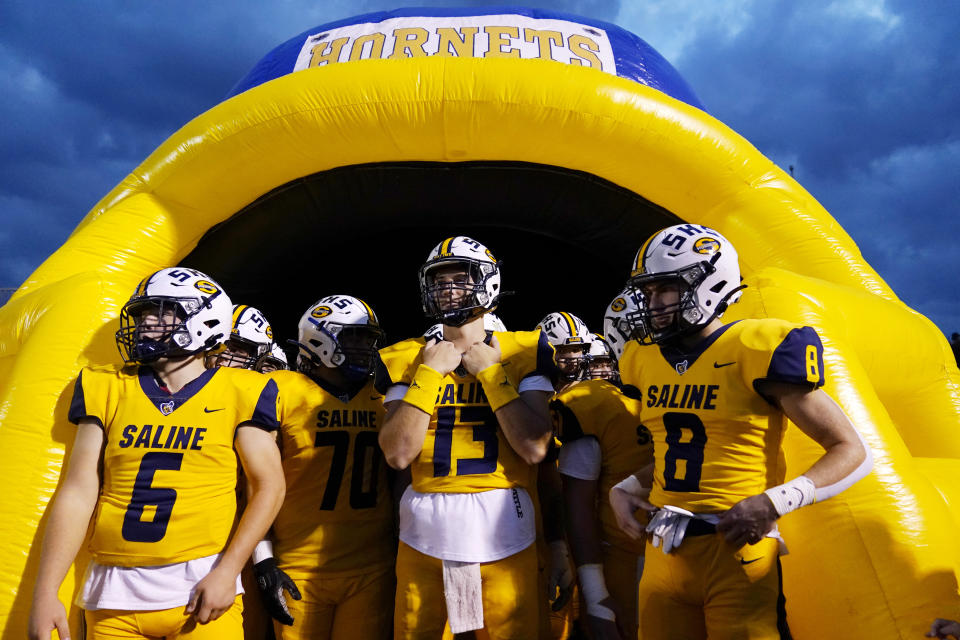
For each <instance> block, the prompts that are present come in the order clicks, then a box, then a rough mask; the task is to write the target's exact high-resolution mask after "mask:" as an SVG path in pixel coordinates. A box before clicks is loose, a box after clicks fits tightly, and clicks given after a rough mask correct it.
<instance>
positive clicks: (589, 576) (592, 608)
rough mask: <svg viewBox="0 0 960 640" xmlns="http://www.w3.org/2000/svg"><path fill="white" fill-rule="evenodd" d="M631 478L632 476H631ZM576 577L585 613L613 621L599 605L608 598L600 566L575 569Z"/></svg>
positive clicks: (585, 565)
mask: <svg viewBox="0 0 960 640" xmlns="http://www.w3.org/2000/svg"><path fill="white" fill-rule="evenodd" d="M631 477H633V476H631ZM577 575H578V576H579V577H580V591H581V593H583V599H584V601H585V602H586V603H587V613H588V614H589V615H591V616H593V617H594V618H600V619H601V620H609V621H611V622H612V621H614V620H616V619H617V617H616V616H615V615H614V614H613V611H612V610H611V609H610V608H609V607H605V606H604V605H602V604H600V602H601V601H602V600H606V599H607V598H609V597H610V592H609V591H607V584H606V582H604V579H603V565H602V564H582V565H580V566H579V567H577Z"/></svg>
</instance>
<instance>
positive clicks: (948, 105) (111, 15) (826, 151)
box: [0, 0, 960, 333]
mask: <svg viewBox="0 0 960 640" xmlns="http://www.w3.org/2000/svg"><path fill="white" fill-rule="evenodd" d="M410 4H414V5H415V4H423V5H431V6H437V5H439V6H471V5H473V6H478V5H482V4H486V3H481V2H462V1H461V2H419V3H417V2H413V3H410ZM489 4H493V3H489ZM497 4H503V3H497ZM526 5H527V6H541V7H544V8H551V9H555V10H559V11H565V12H570V13H575V14H580V15H586V16H591V17H594V18H597V19H601V20H607V21H610V22H614V23H616V24H619V25H620V26H621V27H624V28H626V29H628V30H630V31H633V32H634V33H636V34H638V35H639V36H640V37H642V38H643V39H645V40H646V41H647V42H649V43H650V44H651V45H653V46H654V47H655V48H656V49H658V50H659V51H660V52H661V53H662V54H663V55H664V56H665V57H666V58H667V59H668V60H670V61H671V62H672V63H673V64H674V66H676V67H677V68H678V69H679V70H680V72H681V74H683V75H684V76H685V77H686V79H687V80H688V81H689V82H690V84H691V86H693V88H694V90H695V91H696V92H697V93H698V94H699V96H700V98H701V99H702V100H703V101H704V103H705V104H706V106H707V108H708V110H709V111H710V112H711V113H712V114H713V115H715V116H716V117H718V118H719V119H720V120H722V121H724V122H726V123H727V124H728V125H730V126H731V127H732V128H733V129H735V130H737V131H738V132H740V133H741V134H742V135H744V136H745V137H746V138H747V139H748V140H750V141H751V142H752V143H753V144H754V145H756V146H757V147H758V148H759V149H760V150H761V151H762V152H763V153H765V154H766V155H767V156H769V157H770V158H771V159H773V160H774V161H775V162H776V163H777V164H779V165H780V166H782V167H784V168H786V167H787V166H788V165H793V166H794V167H795V176H796V178H797V179H798V180H799V181H800V183H801V184H802V185H804V187H806V189H807V190H808V191H810V192H811V193H812V194H813V195H814V196H815V197H816V198H817V199H818V200H819V201H820V202H821V203H822V204H823V205H824V206H825V207H826V208H827V210H828V211H830V212H831V213H832V214H833V216H834V217H835V218H837V220H839V222H840V223H841V224H842V225H843V226H844V227H845V228H846V229H847V231H848V232H849V233H850V235H851V236H853V238H854V240H855V241H856V242H857V243H858V245H859V246H860V249H861V251H862V252H863V254H864V255H865V257H866V258H867V260H868V262H870V264H871V265H872V266H873V267H874V268H875V269H876V270H877V271H878V272H879V273H880V275H881V276H883V277H884V278H885V279H886V280H887V282H888V283H889V284H890V285H891V286H892V287H893V289H894V291H896V292H897V294H898V295H899V296H900V297H901V298H902V299H903V300H904V301H905V302H906V303H907V304H909V305H910V306H912V307H913V308H914V309H916V310H918V311H920V312H921V313H923V314H924V315H926V316H928V317H929V318H931V319H932V320H933V321H934V322H935V323H936V324H937V325H938V326H939V327H940V328H941V329H942V330H943V331H944V332H947V333H950V332H952V331H960V300H958V298H960V285H958V283H957V282H958V281H957V278H958V272H960V243H958V235H957V234H958V231H957V226H958V223H957V213H958V211H960V204H958V203H960V46H958V40H957V36H958V34H960V4H958V3H957V1H956V0H925V1H923V2H916V1H915V0H912V1H911V0H889V1H884V0H836V1H833V2H831V1H829V0H804V1H803V2H781V1H778V0H736V1H734V0H655V1H654V0H649V1H644V0H625V1H623V2H620V1H617V0H537V1H531V2H527V3H526ZM397 6H403V5H402V4H400V3H396V2H387V1H383V0H368V1H363V0H352V1H349V2H348V1H342V0H321V1H316V0H315V1H313V2H301V1H297V0H279V1H276V2H272V3H261V2H253V1H252V0H233V1H232V2H229V3H212V2H211V3H207V2H195V1H193V0H190V1H186V0H165V1H164V2H130V1H129V0H127V1H123V2H121V1H119V0H110V1H107V0H98V2H95V3H94V2H62V3H48V2H36V1H35V0H3V1H2V2H0V96H2V98H0V287H6V286H13V287H15V286H18V285H19V284H20V283H21V282H22V281H23V280H24V279H26V277H27V276H28V275H29V274H30V273H31V272H32V271H33V269H35V268H36V267H37V266H38V265H39V264H40V263H41V262H43V260H44V259H45V258H46V257H47V256H48V255H49V254H51V253H52V252H53V251H55V250H56V249H57V248H58V247H59V246H60V245H61V244H62V243H63V242H64V240H65V239H66V237H67V235H68V234H69V233H70V231H71V230H72V229H73V227H74V226H75V225H76V223H77V222H78V221H79V220H80V219H81V218H82V217H83V216H84V215H85V214H86V212H87V211H88V210H89V209H90V208H91V207H92V206H93V205H94V204H95V203H96V202H97V201H98V200H99V199H100V198H101V197H102V196H103V195H105V194H106V192H107V191H109V190H110V189H111V188H112V187H113V186H114V185H115V184H116V183H117V182H119V181H120V180H121V179H122V178H123V177H124V176H126V175H127V174H128V173H129V172H130V171H131V170H132V169H133V168H134V167H135V166H136V165H138V164H139V163H140V162H141V161H142V160H143V159H144V158H146V156H147V155H149V153H150V152H151V151H153V149H154V148H156V147H157V146H158V145H159V144H160V143H161V142H163V140H165V139H166V138H167V137H168V136H169V135H170V134H171V133H173V132H174V131H176V130H177V129H178V128H179V127H180V126H182V125H183V124H185V123H186V122H188V121H189V120H190V119H192V118H193V117H194V116H196V115H198V114H199V113H201V112H202V111H204V110H206V109H208V108H209V107H211V106H213V105H215V104H217V103H218V102H220V101H221V99H222V98H223V96H224V95H225V94H226V93H227V92H228V91H229V89H230V88H231V87H232V86H233V85H234V83H235V82H236V81H237V80H239V79H240V78H241V77H242V76H243V75H244V74H245V73H246V72H247V71H248V70H249V69H250V67H252V66H253V65H254V63H256V61H257V60H258V59H260V58H261V57H262V56H263V55H264V54H265V53H266V52H268V51H269V50H270V49H272V48H273V47H274V46H276V45H277V44H279V43H281V42H283V41H285V40H287V39H288V38H290V37H292V36H294V35H296V34H298V33H300V32H301V31H304V30H306V29H308V28H310V27H313V26H316V25H319V24H322V23H324V22H328V21H331V20H335V19H340V18H344V17H348V16H351V15H356V14H360V13H365V12H368V11H375V10H382V9H391V8H395V7H397Z"/></svg>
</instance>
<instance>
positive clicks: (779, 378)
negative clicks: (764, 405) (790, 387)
mask: <svg viewBox="0 0 960 640" xmlns="http://www.w3.org/2000/svg"><path fill="white" fill-rule="evenodd" d="M763 379H764V380H768V381H770V382H786V383H789V384H796V385H800V386H804V387H809V388H812V389H818V388H820V387H822V386H823V384H824V382H825V379H824V372H823V344H822V343H821V342H820V336H818V335H817V332H816V331H814V329H813V328H812V327H799V328H796V329H792V330H791V331H790V332H789V333H788V334H787V337H785V338H784V339H783V341H782V342H781V343H780V345H779V346H778V347H777V348H776V349H775V350H774V352H773V355H772V356H771V357H770V365H769V367H768V368H767V375H766V377H764V378H763Z"/></svg>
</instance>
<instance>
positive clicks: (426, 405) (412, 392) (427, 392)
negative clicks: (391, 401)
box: [403, 364, 443, 416]
mask: <svg viewBox="0 0 960 640" xmlns="http://www.w3.org/2000/svg"><path fill="white" fill-rule="evenodd" d="M441 380H443V376H442V375H440V372H439V371H437V370H435V369H432V368H430V367H428V366H427V365H425V364H421V365H420V366H419V367H417V371H416V372H415V373H414V374H413V380H411V381H410V386H409V387H407V392H406V393H404V394H403V401H404V402H406V403H407V404H412V405H413V406H415V407H416V408H417V409H420V411H423V412H424V413H425V414H427V415H428V416H432V415H433V410H434V408H436V406H437V394H438V393H439V391H440V381H441Z"/></svg>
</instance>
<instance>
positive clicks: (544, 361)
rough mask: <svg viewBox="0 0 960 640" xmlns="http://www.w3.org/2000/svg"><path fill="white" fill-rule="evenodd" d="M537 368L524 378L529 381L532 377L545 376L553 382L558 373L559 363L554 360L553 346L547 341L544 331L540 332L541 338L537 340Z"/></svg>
mask: <svg viewBox="0 0 960 640" xmlns="http://www.w3.org/2000/svg"><path fill="white" fill-rule="evenodd" d="M536 366H537V368H536V369H534V370H533V371H531V372H530V373H528V374H527V375H525V376H523V378H524V379H527V378H529V377H531V376H545V377H546V378H548V379H549V380H551V381H552V380H553V379H554V377H555V376H556V375H557V373H558V371H557V363H556V362H554V360H553V346H552V345H551V344H550V341H549V340H548V339H547V334H545V333H544V332H543V331H541V332H540V337H539V339H538V340H537V365H536Z"/></svg>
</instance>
